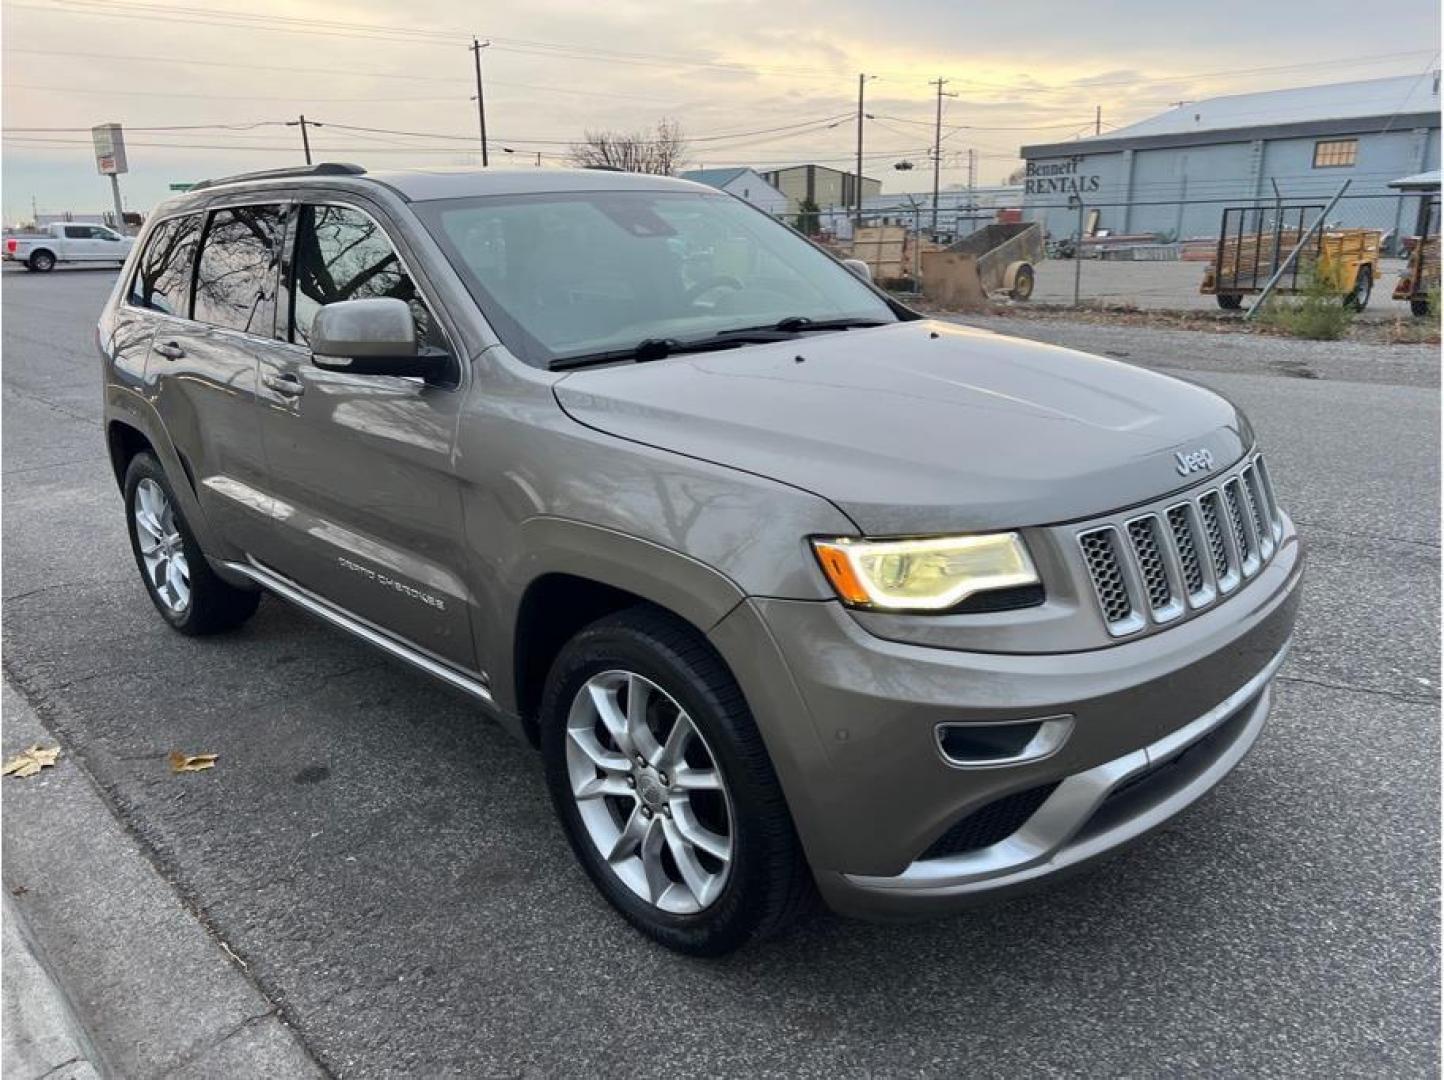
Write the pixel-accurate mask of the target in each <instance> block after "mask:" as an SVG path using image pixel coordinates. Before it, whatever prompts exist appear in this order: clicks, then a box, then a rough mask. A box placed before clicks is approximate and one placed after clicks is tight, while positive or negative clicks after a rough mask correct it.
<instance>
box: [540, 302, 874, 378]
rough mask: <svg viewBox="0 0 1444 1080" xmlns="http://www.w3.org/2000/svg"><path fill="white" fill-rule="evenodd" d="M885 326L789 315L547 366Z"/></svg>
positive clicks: (639, 360) (642, 359)
mask: <svg viewBox="0 0 1444 1080" xmlns="http://www.w3.org/2000/svg"><path fill="white" fill-rule="evenodd" d="M884 325H886V324H885V323H883V322H882V321H881V320H878V319H856V318H854V319H810V318H808V317H807V316H806V315H789V316H787V318H785V319H779V320H778V321H777V322H775V323H769V324H768V325H766V326H743V327H739V328H738V329H736V330H720V331H718V332H717V333H716V334H713V335H712V336H711V337H705V338H693V339H690V340H688V341H679V340H678V339H677V338H643V339H642V340H641V341H639V342H637V344H635V345H629V346H627V347H626V348H625V349H607V350H605V351H602V352H594V353H583V354H581V355H579V356H560V357H558V358H557V359H555V360H553V361H551V363H549V364H547V367H548V368H549V369H550V370H552V371H567V370H570V369H572V368H583V367H593V366H594V365H597V364H616V363H620V362H621V361H623V360H631V361H633V362H635V363H639V364H640V363H645V362H647V361H649V360H664V359H666V358H667V357H669V356H680V355H681V354H683V353H699V352H713V351H715V350H717V349H732V348H736V347H737V346H738V345H767V344H770V343H772V342H777V341H790V340H791V339H793V338H795V337H796V336H797V335H798V334H805V333H810V332H812V331H814V330H851V329H855V328H856V329H861V328H863V327H867V326H884Z"/></svg>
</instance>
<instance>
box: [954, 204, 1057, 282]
mask: <svg viewBox="0 0 1444 1080" xmlns="http://www.w3.org/2000/svg"><path fill="white" fill-rule="evenodd" d="M944 250H946V251H949V252H951V253H953V254H955V255H964V256H968V255H971V256H972V257H973V258H975V259H976V260H977V265H978V281H979V284H980V285H981V286H982V289H983V292H984V293H994V292H1006V293H1007V294H1008V296H1009V297H1010V298H1011V299H1013V300H1026V299H1028V298H1029V297H1030V296H1032V295H1033V286H1034V284H1035V283H1036V281H1037V272H1036V270H1035V267H1036V266H1037V265H1038V263H1040V262H1042V261H1043V226H1042V223H1040V222H1036V221H1013V222H1003V221H998V222H994V223H993V224H991V225H984V226H983V227H982V228H981V229H978V230H977V231H975V232H972V233H969V234H968V235H967V236H965V237H963V238H962V239H961V240H958V241H957V242H955V243H952V244H949V245H948V246H947V247H946V248H945V249H944Z"/></svg>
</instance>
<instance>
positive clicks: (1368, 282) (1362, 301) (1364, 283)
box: [1344, 266, 1374, 311]
mask: <svg viewBox="0 0 1444 1080" xmlns="http://www.w3.org/2000/svg"><path fill="white" fill-rule="evenodd" d="M1373 292H1374V271H1373V270H1371V269H1369V267H1367V266H1361V267H1359V274H1358V276H1357V277H1356V278H1354V287H1353V288H1352V289H1350V290H1349V294H1348V295H1347V296H1345V297H1344V307H1346V308H1349V309H1350V310H1351V311H1363V310H1364V309H1365V308H1366V307H1368V306H1369V297H1370V296H1371V295H1373Z"/></svg>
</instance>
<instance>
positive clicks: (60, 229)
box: [0, 221, 135, 273]
mask: <svg viewBox="0 0 1444 1080" xmlns="http://www.w3.org/2000/svg"><path fill="white" fill-rule="evenodd" d="M134 244H135V238H134V237H130V236H121V235H120V233H118V232H116V231H115V230H114V229H108V228H106V227H105V226H104V225H85V224H79V223H76V222H73V221H56V222H52V223H51V224H49V225H47V226H45V228H43V229H41V230H40V231H39V232H34V233H25V234H22V235H16V236H7V237H5V240H4V243H3V245H0V257H3V258H4V259H5V261H7V262H21V263H24V264H25V267H26V269H27V270H37V271H39V272H41V273H44V272H45V271H47V270H53V269H54V268H55V264H56V263H62V262H74V263H78V262H113V263H123V262H125V258H126V256H127V255H129V254H130V249H131V247H132V246H133V245H134Z"/></svg>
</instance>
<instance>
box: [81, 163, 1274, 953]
mask: <svg viewBox="0 0 1444 1080" xmlns="http://www.w3.org/2000/svg"><path fill="white" fill-rule="evenodd" d="M99 342H100V347H101V352H102V354H103V356H104V361H105V424H106V434H107V437H108V439H109V446H110V452H111V456H112V460H113V462H114V466H115V475H116V479H117V481H119V483H120V485H121V487H122V489H123V491H124V495H125V512H126V518H127V521H128V523H129V527H130V536H131V540H132V544H133V547H134V554H135V559H136V564H137V566H138V567H139V569H140V572H141V576H142V578H143V580H144V581H145V585H146V588H147V589H148V590H149V592H150V597H151V599H152V601H154V603H155V606H156V608H157V609H158V610H159V612H160V614H161V616H162V617H163V618H165V619H166V620H167V621H168V622H169V623H170V624H171V625H172V626H174V627H175V628H176V629H177V630H179V631H181V632H182V633H188V634H205V633H212V632H215V631H221V630H226V629H229V628H232V627H235V626H236V625H238V624H240V623H241V622H243V621H244V620H245V619H246V618H247V617H248V616H250V615H251V613H252V612H253V611H254V610H255V608H256V604H257V599H258V596H259V592H260V591H262V590H264V591H268V592H271V593H274V594H276V595H278V596H280V597H282V598H284V599H286V600H289V601H291V602H292V603H294V604H297V605H299V606H301V607H302V608H304V609H306V610H307V611H309V612H311V613H313V614H314V615H316V616H319V617H320V618H322V619H324V620H326V621H328V622H330V623H332V624H334V625H336V626H339V627H341V628H342V629H345V630H348V631H350V632H351V633H353V634H356V635H357V636H359V637H361V638H364V639H365V640H366V641H369V642H371V643H372V644H373V645H375V646H377V647H378V648H380V649H383V650H385V651H386V652H388V653H390V654H391V655H393V656H395V657H398V658H400V659H402V660H405V661H408V662H409V663H411V664H414V665H415V666H416V667H419V668H421V669H422V670H423V671H426V672H429V673H430V674H432V675H434V676H436V677H437V678H439V679H441V680H443V681H445V682H447V683H450V684H451V685H452V686H453V687H455V688H457V689H458V690H460V691H461V692H463V693H465V694H469V695H471V697H473V698H475V699H476V700H477V701H479V702H481V703H482V704H483V705H484V706H485V708H486V710H487V711H488V712H489V713H490V714H491V715H492V716H494V717H495V718H496V719H497V720H498V721H499V722H500V723H501V724H503V725H505V726H506V727H507V728H508V729H509V730H511V731H512V732H514V733H515V734H516V736H517V737H518V738H521V739H524V740H526V741H528V742H530V743H532V744H534V745H536V746H537V747H539V748H540V751H541V756H542V759H543V762H544V765H545V770H546V777H547V782H548V784H549V786H550V789H551V794H552V797H553V799H554V801H555V804H556V809H557V813H558V815H559V816H560V818H561V822H562V825H563V827H564V829H565V831H566V834H567V836H568V838H569V840H570V842H571V845H572V847H573V849H574V850H575V853H576V856H577V859H578V860H579V861H580V863H581V865H582V867H583V868H584V869H585V871H586V872H587V874H588V875H590V877H591V879H592V880H593V882H594V883H595V884H596V886H597V888H598V889H600V890H601V892H602V893H603V895H605V896H606V898H607V899H608V900H609V901H610V902H611V903H612V904H613V905H614V906H615V907H616V908H617V910H618V911H619V912H621V914H622V915H623V916H625V917H626V918H627V919H628V920H629V921H630V922H631V923H633V924H634V925H635V926H636V927H638V928H639V929H640V930H642V931H643V932H645V933H647V934H649V935H651V936H652V937H654V938H656V939H657V940H659V941H661V942H663V943H665V944H666V945H668V946H670V947H672V948H675V949H680V950H684V951H687V952H693V953H700V954H717V953H722V952H725V951H727V950H729V949H733V948H736V947H737V946H739V945H741V944H742V943H744V942H746V941H748V940H749V939H751V938H754V937H757V936H759V935H762V934H766V933H769V932H773V931H776V930H777V929H778V928H779V927H781V926H783V925H784V924H785V923H786V922H787V921H788V919H790V918H791V917H792V916H794V915H795V914H796V913H797V912H799V911H800V910H803V909H804V907H805V906H806V904H807V902H808V901H809V899H810V898H811V897H812V896H813V895H814V892H815V891H820V892H821V894H822V896H823V897H824V898H825V899H826V900H827V902H828V903H829V904H830V905H832V907H834V908H835V909H837V910H839V911H843V912H847V913H852V914H857V915H864V916H874V917H905V916H910V915H915V914H921V913H934V912H944V911H950V910H953V909H955V908H957V907H959V906H961V905H963V904H965V903H967V902H969V901H973V900H975V899H977V898H981V897H986V896H993V895H1000V894H1003V893H1005V892H1007V891H1010V890H1014V889H1017V888H1019V887H1024V886H1029V885H1032V884H1034V883H1037V882H1041V881H1043V880H1046V879H1049V878H1053V877H1056V876H1057V875H1059V874H1060V873H1063V872H1065V871H1068V870H1071V869H1073V868H1075V867H1078V866H1080V865H1081V864H1083V863H1085V862H1087V861H1088V860H1090V859H1092V858H1093V857H1094V856H1097V855H1101V854H1103V853H1105V852H1109V851H1112V850H1114V849H1117V848H1118V847H1120V846H1121V845H1123V844H1125V843H1127V842H1128V841H1131V840H1133V839H1135V838H1137V837H1139V836H1141V835H1142V834H1143V833H1145V832H1147V831H1148V830H1150V829H1152V828H1153V827H1155V826H1157V825H1158V824H1160V823H1161V822H1163V821H1165V820H1167V819H1168V818H1169V817H1170V816H1172V815H1173V814H1176V813H1177V812H1178V811H1180V810H1181V809H1183V808H1184V807H1185V806H1187V805H1188V804H1190V803H1191V802H1193V801H1194V800H1195V799H1197V798H1198V797H1199V796H1200V795H1202V794H1203V793H1204V792H1206V791H1208V790H1209V789H1210V788H1212V787H1213V786H1214V785H1215V784H1216V783H1218V781H1219V780H1220V779H1221V778H1222V777H1223V776H1224V775H1225V774H1226V773H1228V771H1229V770H1230V769H1232V768H1233V766H1234V765H1235V764H1237V763H1238V761H1239V759H1240V758H1241V757H1242V756H1243V755H1244V754H1245V753H1246V752H1247V751H1248V749H1249V747H1250V746H1251V745H1252V744H1253V742H1254V740H1255V739H1256V738H1257V737H1258V734H1259V730H1260V728H1261V726H1262V724H1263V722H1264V717H1265V715H1266V714H1267V712H1268V709H1269V694H1270V680H1271V678H1272V676H1273V675H1274V672H1275V671H1276V670H1277V669H1278V666H1279V663H1280V661H1281V659H1282V657H1283V654H1284V650H1285V648H1286V647H1287V645H1288V642H1289V637H1290V633H1291V630H1292V627H1293V622H1294V613H1295V607H1296V603H1297V595H1298V588H1297V586H1298V582H1299V575H1300V572H1301V566H1302V560H1301V552H1300V546H1299V541H1298V537H1297V535H1296V534H1295V532H1294V529H1293V527H1292V525H1291V523H1290V521H1289V519H1288V518H1287V517H1286V516H1285V515H1284V514H1283V512H1282V511H1281V510H1280V509H1279V506H1278V504H1277V502H1276V501H1275V498H1274V492H1273V487H1272V485H1271V484H1270V482H1269V475H1268V469H1267V467H1266V466H1265V464H1264V462H1263V459H1262V458H1261V457H1260V456H1259V453H1258V448H1257V446H1256V444H1255V440H1254V435H1253V432H1252V431H1251V430H1250V428H1249V426H1248V424H1247V422H1246V421H1245V420H1244V418H1243V416H1242V415H1241V414H1240V413H1239V412H1238V410H1237V409H1235V408H1234V407H1233V406H1232V405H1230V404H1229V403H1228V402H1226V401H1224V400H1223V399H1221V398H1219V397H1217V396H1216V395H1214V394H1212V393H1209V392H1208V391H1206V390H1203V389H1200V388H1199V387H1197V386H1192V385H1189V384H1187V383H1183V382H1179V381H1177V380H1174V379H1170V378H1166V377H1164V376H1162V375H1157V374H1153V373H1151V372H1148V371H1144V370H1140V369H1139V368H1136V367H1131V366H1127V365H1124V364H1119V363H1114V362H1111V361H1108V360H1102V359H1098V358H1096V357H1092V356H1086V355H1081V354H1078V353H1074V352H1069V351H1067V350H1065V349H1057V348H1050V347H1048V346H1044V345H1036V344H1031V343H1027V342H1023V341H1018V340H1014V339H1011V338H1006V337H1001V336H998V335H996V334H992V333H985V332H982V331H978V330H970V329H966V328H963V327H960V326H957V325H953V324H951V323H945V322H934V321H930V320H927V319H924V318H921V317H919V316H918V315H917V314H916V313H914V312H912V311H910V310H908V309H907V308H905V307H903V306H901V305H900V304H899V303H897V302H896V301H895V300H892V299H890V298H889V297H887V296H886V295H884V294H883V293H881V292H879V291H878V290H876V289H874V288H873V287H872V286H871V285H870V284H869V283H867V282H866V281H865V280H862V279H861V278H860V277H859V276H858V274H857V273H855V272H852V271H851V270H850V269H849V268H847V267H845V266H843V265H841V264H839V263H838V262H836V261H834V260H833V259H832V258H831V257H830V256H828V255H827V254H825V253H824V252H822V251H821V250H820V249H818V248H817V247H815V246H814V245H812V244H811V243H809V242H808V241H806V240H805V239H803V238H801V237H800V236H798V235H797V234H796V233H794V232H792V231H790V230H788V229H787V228H785V227H783V226H782V225H779V224H778V223H776V222H775V221H772V220H771V219H769V218H768V217H766V216H765V215H763V214H761V213H759V212H758V211H756V210H754V209H753V208H751V207H750V206H748V205H747V204H746V203H743V202H741V201H739V200H737V199H734V198H732V197H731V196H728V195H725V194H722V193H720V192H717V191H713V190H711V189H709V188H704V187H700V186H698V185H696V184H690V183H685V182H681V181H677V180H670V179H662V178H653V177H645V176H637V175H624V174H619V173H611V172H601V171H561V170H555V171H553V170H529V171H516V172H506V171H500V170H493V171H485V172H477V171H442V170H436V171H414V172H395V173H370V174H368V173H365V172H364V171H363V170H362V169H360V168H358V167H356V166H348V165H319V166H315V167H311V168H308V169H296V170H282V171H279V172H275V173H268V174H253V175H250V176H244V177H236V178H234V179H229V180H223V181H215V182H209V183H205V184H201V185H198V186H197V187H196V189H195V190H193V191H191V192H189V193H188V194H186V195H183V196H181V197H179V198H177V199H175V200H173V201H171V202H169V203H167V204H166V205H164V206H163V207H161V208H160V209H159V210H157V211H156V213H155V214H154V216H153V217H152V218H151V220H150V222H149V223H148V226H147V228H146V231H145V235H144V237H143V238H142V239H141V242H140V243H139V244H138V245H137V247H136V250H135V253H134V254H133V255H132V257H131V259H130V261H129V263H128V265H127V267H126V270H125V272H124V273H123V274H122V276H121V279H120V283H119V284H118V286H117V288H116V290H115V293H114V295H112V296H111V298H110V301H109V303H108V304H107V306H106V309H105V312H104V314H103V315H102V317H101V320H100V326H99Z"/></svg>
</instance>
